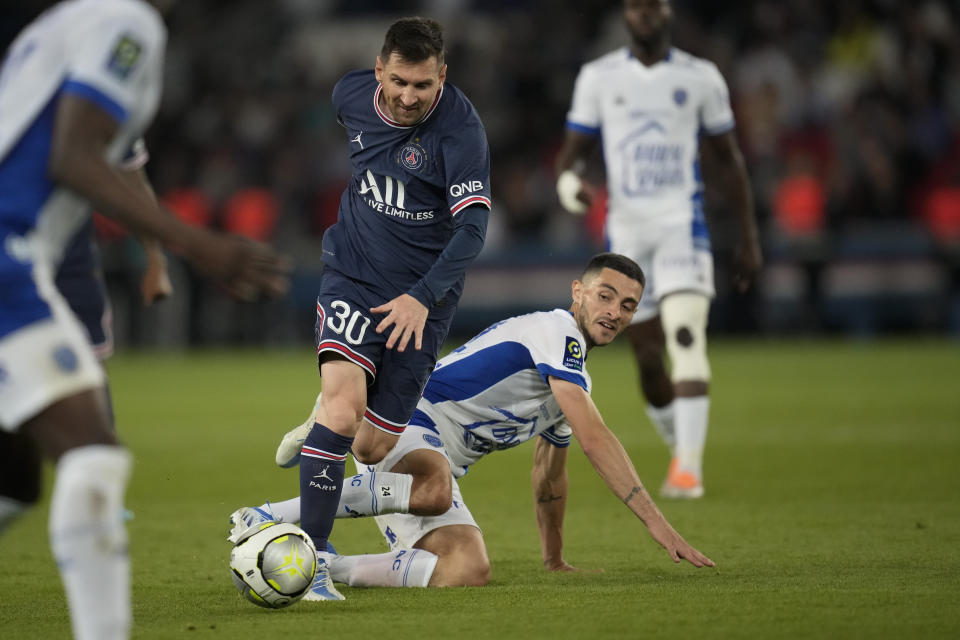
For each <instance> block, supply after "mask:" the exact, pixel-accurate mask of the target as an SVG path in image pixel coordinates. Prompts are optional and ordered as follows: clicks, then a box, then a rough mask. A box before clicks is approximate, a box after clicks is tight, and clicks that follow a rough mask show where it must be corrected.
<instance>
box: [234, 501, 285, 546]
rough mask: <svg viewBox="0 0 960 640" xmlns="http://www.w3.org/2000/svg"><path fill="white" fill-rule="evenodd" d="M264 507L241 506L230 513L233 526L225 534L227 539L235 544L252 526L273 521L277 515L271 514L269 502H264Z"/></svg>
mask: <svg viewBox="0 0 960 640" xmlns="http://www.w3.org/2000/svg"><path fill="white" fill-rule="evenodd" d="M266 507H267V508H266V509H262V508H261V507H241V508H239V509H237V510H236V511H234V512H233V513H231V514H230V524H232V525H233V527H231V528H230V535H229V536H227V540H229V541H230V542H232V543H233V544H237V542H239V541H240V540H242V539H243V538H244V537H245V534H246V533H247V532H248V531H250V529H253V528H254V527H259V526H260V525H261V524H263V523H264V522H274V521H276V519H277V517H276V516H275V515H273V512H272V511H271V510H270V503H269V502H268V503H266Z"/></svg>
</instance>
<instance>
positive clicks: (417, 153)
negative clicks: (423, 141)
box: [397, 142, 427, 171]
mask: <svg viewBox="0 0 960 640" xmlns="http://www.w3.org/2000/svg"><path fill="white" fill-rule="evenodd" d="M426 160H427V152H426V151H424V150H423V147H421V146H420V145H419V144H417V143H416V142H411V143H409V144H405V145H403V148H402V149H400V154H399V155H398V156H397V161H398V162H399V163H400V164H402V165H403V166H404V168H405V169H407V170H409V171H417V170H418V169H420V168H421V167H423V165H424V163H425V162H426Z"/></svg>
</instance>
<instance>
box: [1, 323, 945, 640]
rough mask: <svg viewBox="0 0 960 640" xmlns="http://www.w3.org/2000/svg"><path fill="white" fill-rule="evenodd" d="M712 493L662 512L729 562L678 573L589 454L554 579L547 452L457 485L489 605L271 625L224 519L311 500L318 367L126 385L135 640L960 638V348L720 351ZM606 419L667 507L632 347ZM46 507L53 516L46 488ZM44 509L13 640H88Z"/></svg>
mask: <svg viewBox="0 0 960 640" xmlns="http://www.w3.org/2000/svg"><path fill="white" fill-rule="evenodd" d="M712 355H713V368H714V382H713V393H714V395H713V398H714V399H713V405H712V423H711V427H710V429H711V430H710V437H709V441H708V447H707V454H706V463H705V471H706V485H705V486H706V489H707V495H706V497H705V498H704V499H703V500H700V501H697V502H693V503H683V502H666V501H660V502H659V504H660V507H661V509H662V510H663V512H664V513H665V514H666V516H667V518H668V519H669V520H670V521H671V522H672V523H673V525H674V526H675V527H676V528H677V529H678V531H680V532H681V534H683V535H684V536H685V537H686V538H687V539H688V540H689V541H690V542H691V543H693V544H694V545H695V546H697V547H698V548H700V549H701V550H702V551H704V552H705V553H707V554H708V555H709V556H710V557H712V558H713V559H714V560H715V561H716V562H717V567H716V568H715V569H699V570H697V569H695V568H693V567H691V566H689V565H686V564H682V565H674V564H672V563H671V562H670V560H669V558H668V556H667V555H666V553H665V552H664V551H662V550H661V549H660V548H659V547H658V546H657V545H656V544H655V543H654V542H653V541H652V539H651V538H650V537H649V536H648V535H647V533H646V529H645V528H644V527H643V526H642V524H641V523H640V522H639V521H637V520H636V519H635V518H634V517H633V516H632V514H631V513H630V512H629V511H628V510H627V509H626V508H625V507H624V506H623V505H622V504H620V503H619V502H618V500H617V499H616V498H615V497H614V496H613V495H612V494H610V492H609V491H608V490H607V489H606V487H605V485H604V484H603V483H602V481H601V480H600V479H599V477H598V476H597V475H596V474H595V473H594V472H593V470H592V468H591V467H590V465H589V463H588V462H587V461H586V459H585V458H584V456H583V455H582V453H581V452H580V451H579V449H578V448H577V447H576V445H573V447H572V449H571V455H570V496H569V500H568V505H567V518H566V527H565V556H566V559H567V560H568V561H569V562H570V563H571V564H573V565H575V566H578V567H581V568H583V569H601V568H602V569H603V573H582V574H574V575H568V574H564V575H559V574H549V573H547V572H545V571H544V570H543V569H542V568H541V565H540V551H539V544H538V538H537V531H536V524H535V520H534V515H533V508H532V497H531V489H530V481H529V473H530V465H531V460H532V451H533V447H532V446H531V445H529V444H528V445H525V446H523V447H520V448H518V449H515V450H512V451H509V452H503V453H498V454H495V455H492V456H490V457H488V458H487V459H486V460H484V461H483V462H481V463H479V464H478V465H477V466H476V467H475V468H474V469H473V470H472V471H471V473H470V474H469V475H468V476H466V477H465V478H464V479H463V480H462V483H461V487H462V489H463V492H464V495H465V498H466V500H467V502H468V504H469V505H470V508H471V509H472V510H473V512H474V515H475V516H476V517H477V520H478V521H479V523H480V524H481V526H482V527H483V528H484V533H485V536H486V539H487V545H488V548H489V551H490V558H491V561H492V564H493V579H492V582H491V584H490V585H489V586H488V587H485V588H475V589H443V590H414V589H406V590H387V589H350V588H344V589H343V592H344V594H345V595H346V596H347V600H346V601H345V602H341V603H316V604H315V603H298V604H297V605H295V606H293V607H291V608H290V609H287V610H281V611H267V610H263V609H259V608H257V607H254V606H253V605H252V604H250V603H248V602H246V601H245V600H243V599H242V598H241V597H240V595H239V594H238V593H237V592H236V590H235V589H234V587H233V585H232V583H231V581H230V578H229V575H228V568H227V564H228V556H229V551H230V545H229V544H228V543H227V542H226V541H225V536H226V533H227V526H226V524H227V522H226V520H227V515H228V514H229V513H230V512H231V511H232V510H233V509H235V508H237V507H238V506H242V505H252V504H259V503H261V502H262V501H263V500H264V499H268V498H270V499H282V498H284V497H288V496H291V495H293V494H294V493H295V492H296V491H297V476H296V472H295V471H291V470H283V469H278V468H277V467H275V466H274V464H273V454H274V448H275V445H276V443H277V442H278V439H279V437H280V436H281V435H282V434H283V433H284V432H285V431H286V430H287V429H288V428H290V427H292V426H293V425H295V424H298V423H299V422H301V421H302V420H303V419H304V417H306V414H307V412H308V410H309V409H310V406H311V403H312V401H313V398H314V396H315V393H316V391H317V390H318V385H319V381H318V377H317V375H316V372H315V368H314V364H313V357H312V353H311V349H310V348H309V347H307V348H304V349H303V350H300V351H278V352H270V351H264V352H250V351H246V352H213V353H193V354H186V355H169V354H121V355H119V356H117V357H115V358H114V359H113V360H111V361H110V364H109V369H110V375H111V380H112V388H113V394H114V400H115V405H116V411H117V416H118V423H119V429H120V432H121V434H122V437H123V439H124V441H125V442H126V443H127V444H129V445H130V447H131V448H132V450H133V452H134V453H135V456H136V467H135V472H134V477H133V480H132V482H131V485H130V489H129V492H128V495H127V506H128V507H129V508H130V510H131V511H133V512H134V514H135V517H134V519H133V520H132V521H131V522H130V523H129V530H130V535H131V544H132V557H133V569H134V617H135V626H134V634H133V635H134V637H135V638H143V639H147V638H150V639H153V638H197V639H201V638H288V637H290V638H294V637H316V638H323V637H335V638H337V637H357V636H358V635H360V634H362V635H364V636H369V635H370V634H374V633H377V634H383V637H385V638H390V639H391V640H400V639H403V638H447V637H450V638H551V639H554V640H555V639H558V638H591V639H596V638H672V639H676V638H684V639H688V640H689V639H693V638H703V637H709V638H897V639H902V638H936V637H942V638H948V637H950V638H955V637H960V605H958V600H960V344H958V343H955V342H946V341H936V340H916V341H907V340H901V341H880V342H868V343H847V342H841V341H836V342H819V341H810V342H762V341H757V342H735V341H719V340H718V341H716V342H715V344H714V345H713V347H712ZM588 367H589V369H590V371H591V374H592V376H593V380H594V398H595V399H596V401H597V404H598V405H599V407H600V409H601V411H602V412H603V414H604V416H605V418H606V420H607V423H608V425H609V426H610V427H611V428H612V429H613V430H614V431H615V432H616V433H617V434H618V436H619V437H620V439H621V440H622V441H623V443H624V446H625V447H626V448H627V450H628V452H629V453H630V455H631V457H632V458H633V460H634V463H635V464H636V466H637V468H638V470H639V472H640V477H641V478H642V480H643V481H644V483H645V484H646V485H647V486H648V487H649V488H650V489H651V491H652V492H654V494H655V492H656V489H657V488H658V487H659V484H660V482H661V480H662V477H663V474H664V470H665V468H666V464H667V455H666V452H665V450H664V448H663V446H662V445H661V443H660V442H659V440H658V438H657V436H656V434H655V433H654V431H653V429H652V427H650V426H649V424H648V423H647V421H646V418H645V415H644V413H643V409H642V405H641V402H640V400H639V399H638V397H637V394H636V391H635V373H634V369H633V365H632V363H631V361H630V359H629V354H628V352H627V350H626V349H625V348H624V346H623V345H622V344H618V345H616V346H612V347H608V348H606V349H599V350H596V351H594V352H593V353H591V354H590V358H589V360H588ZM46 489H47V491H46V496H47V499H48V498H49V490H50V476H49V475H48V477H47V487H46ZM47 499H45V500H44V502H43V504H42V505H40V506H39V507H38V508H36V509H34V510H33V511H31V512H30V513H29V514H28V515H27V516H25V517H24V518H21V519H20V520H19V521H18V522H16V523H15V524H14V525H13V526H12V527H11V528H10V530H9V531H7V532H6V534H5V535H4V536H3V537H2V538H0V558H2V564H0V566H2V572H0V638H10V639H17V640H28V639H33V638H37V639H43V640H46V639H50V638H65V637H69V623H68V618H67V611H66V606H65V600H64V596H63V592H62V588H61V584H60V580H59V577H58V575H57V573H56V570H55V568H54V565H53V562H52V559H51V556H50V551H49V547H48V544H47V533H46V519H47V505H48V501H47ZM378 535H379V534H378V533H377V531H376V528H375V526H374V524H373V523H372V522H369V521H363V520H356V521H343V520H341V521H338V523H337V526H336V527H335V529H334V534H333V540H334V542H335V543H336V544H337V546H338V548H339V549H340V550H341V552H347V553H361V552H380V551H383V550H384V547H383V545H382V543H381V541H380V539H379V537H378Z"/></svg>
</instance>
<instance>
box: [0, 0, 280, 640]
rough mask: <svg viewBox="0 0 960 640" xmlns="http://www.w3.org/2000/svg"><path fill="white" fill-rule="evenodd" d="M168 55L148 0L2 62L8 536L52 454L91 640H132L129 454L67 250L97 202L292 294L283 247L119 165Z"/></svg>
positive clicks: (79, 614) (90, 8) (2, 350)
mask: <svg viewBox="0 0 960 640" xmlns="http://www.w3.org/2000/svg"><path fill="white" fill-rule="evenodd" d="M165 45H166V29H165V27H164V25H163V20H162V19H161V17H160V15H159V13H158V12H157V10H156V8H155V7H152V6H151V5H150V4H149V3H147V2H143V1H142V0H67V1H66V2H62V3H59V4H58V5H56V6H54V7H53V8H51V9H49V10H48V11H46V12H44V13H43V14H41V15H40V16H39V17H38V18H37V19H36V20H34V21H33V22H32V23H30V24H29V25H27V27H25V28H24V30H23V31H22V32H21V33H20V34H19V35H18V36H17V38H16V40H15V41H14V42H13V44H12V45H11V46H10V48H9V50H8V53H7V55H6V57H5V59H4V61H3V64H2V67H0V113H2V114H3V118H2V119H0V300H2V301H3V302H2V305H0V529H3V528H5V527H6V525H8V524H9V523H10V522H11V521H12V520H13V519H14V518H15V517H16V516H17V515H18V514H19V513H21V512H22V511H24V510H25V509H26V508H27V507H28V506H29V505H30V504H32V503H34V502H36V501H37V499H38V497H39V494H40V479H41V471H42V468H41V458H47V459H49V460H50V461H52V462H53V463H54V464H55V465H56V480H55V483H54V487H53V495H52V499H51V505H50V519H49V527H50V542H51V546H52V548H53V554H54V558H55V559H56V561H57V566H58V569H59V571H60V574H61V577H62V579H63V583H64V587H65V589H66V595H67V603H68V606H69V610H70V618H71V624H72V628H73V634H74V636H75V637H76V638H80V639H83V640H113V639H118V638H127V637H129V634H130V626H131V603H130V562H129V556H128V551H127V533H126V528H125V525H124V524H123V516H122V514H123V507H122V503H123V495H124V491H125V487H126V483H127V477H128V475H129V473H130V466H131V459H130V454H129V453H128V452H127V451H126V449H124V448H123V447H122V446H120V445H119V444H118V443H117V440H116V437H115V435H114V432H113V429H112V428H111V424H110V418H109V415H108V411H107V408H106V406H105V403H104V397H105V393H104V388H103V386H104V373H103V370H102V367H101V366H100V364H99V363H98V362H97V359H96V356H95V355H94V353H93V350H92V348H91V346H90V341H89V338H88V336H87V335H86V333H85V332H84V329H83V327H82V326H81V325H80V323H79V321H78V320H77V318H76V316H75V315H74V314H73V313H72V312H71V311H70V310H69V308H68V306H67V304H66V302H65V301H64V299H63V297H62V296H61V295H60V293H59V292H58V291H57V289H56V287H55V286H54V274H55V273H56V270H57V267H58V265H59V263H60V261H61V259H62V256H63V250H64V247H65V245H66V243H67V242H68V241H69V240H70V238H71V237H72V236H73V235H74V234H75V233H76V231H77V229H78V228H79V227H80V226H81V225H82V224H83V222H84V221H85V220H86V219H87V218H88V217H89V215H90V213H89V211H90V207H91V206H93V207H95V208H96V210H97V211H99V212H101V213H103V214H105V215H108V216H110V217H112V218H114V219H115V220H117V221H118V222H121V223H122V224H125V225H126V226H127V227H129V228H130V229H131V230H132V231H134V232H137V233H141V234H143V235H145V236H149V237H153V238H156V239H157V240H158V241H160V242H162V243H163V244H164V245H166V246H167V247H170V248H175V249H176V250H177V251H179V252H180V253H182V254H183V255H184V257H185V258H186V259H188V260H189V261H191V262H192V263H193V264H195V265H196V266H197V267H198V268H199V269H200V270H201V271H202V272H203V273H205V274H206V275H207V276H209V277H212V278H214V279H216V280H218V281H220V282H222V283H224V285H225V286H226V287H227V288H228V289H229V290H230V291H231V292H232V293H234V294H235V295H237V296H239V297H242V298H245V299H252V298H255V297H257V296H259V295H260V294H261V293H263V292H266V293H280V292H282V291H283V290H284V289H285V287H286V276H285V275H284V274H283V270H284V269H285V268H286V266H285V264H284V261H283V260H282V259H281V258H280V257H279V256H277V255H276V254H275V253H274V252H273V251H272V250H270V249H269V248H267V247H264V246H262V245H257V244H254V243H251V242H248V241H245V240H243V239H241V238H234V237H228V236H224V235H220V234H214V233H211V232H208V231H205V230H202V229H197V228H191V227H188V226H186V225H184V224H183V223H181V222H179V221H178V220H177V219H176V217H174V216H173V215H172V214H170V213H169V212H167V211H162V210H161V209H160V208H159V207H158V205H157V203H156V201H155V200H154V199H153V198H152V197H151V196H150V195H149V194H148V193H147V191H146V190H144V189H135V188H132V187H131V186H130V185H129V184H128V183H127V182H126V178H125V177H124V175H123V172H122V171H121V170H120V169H119V168H118V167H119V165H120V163H121V161H122V158H123V155H124V153H125V152H126V151H127V150H128V149H130V147H131V145H133V143H134V142H135V141H136V140H137V139H138V138H140V137H141V136H142V134H143V132H144V130H145V129H146V128H147V127H148V125H149V124H150V122H151V120H152V119H153V116H154V114H155V112H156V108H157V104H158V102H159V98H160V93H161V76H162V65H163V56H164V48H165Z"/></svg>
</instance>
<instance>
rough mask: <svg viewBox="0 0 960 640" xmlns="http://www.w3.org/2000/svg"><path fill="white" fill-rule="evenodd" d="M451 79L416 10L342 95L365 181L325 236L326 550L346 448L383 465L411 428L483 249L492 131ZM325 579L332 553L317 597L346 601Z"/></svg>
mask: <svg viewBox="0 0 960 640" xmlns="http://www.w3.org/2000/svg"><path fill="white" fill-rule="evenodd" d="M446 77H447V66H446V64H445V62H444V42H443V32H442V29H441V27H440V25H439V24H438V23H436V22H434V21H433V20H429V19H425V18H404V19H401V20H398V21H397V22H395V23H393V24H392V25H391V26H390V28H389V29H388V31H387V33H386V37H385V39H384V43H383V47H382V48H381V50H380V55H379V56H377V59H376V65H375V67H374V69H369V70H363V71H352V72H350V73H347V74H346V75H345V76H343V77H342V78H341V79H340V80H339V81H338V82H337V84H336V86H335V87H334V89H333V104H334V108H335V110H336V114H337V119H338V121H339V122H340V124H341V125H342V126H343V127H344V129H345V130H346V141H347V144H348V148H349V153H350V161H351V163H352V165H353V175H352V177H351V179H350V183H349V185H348V187H347V189H346V191H345V192H344V194H343V196H342V198H341V201H340V210H339V213H338V219H337V222H336V223H335V224H334V225H333V226H331V227H330V228H329V229H328V230H327V232H326V233H325V234H324V237H323V261H324V269H323V273H322V275H321V281H320V292H319V295H318V297H317V322H316V341H317V360H318V366H319V369H320V376H321V378H322V380H323V394H322V397H321V399H320V401H319V402H318V406H317V409H316V412H315V413H314V415H313V416H311V418H310V420H309V425H308V427H309V434H308V435H307V436H306V438H305V441H304V443H303V456H304V459H303V463H302V464H301V465H300V495H301V496H302V501H303V507H302V514H301V515H302V517H301V526H302V528H303V529H304V531H306V533H307V534H309V535H310V536H311V538H313V540H314V542H315V544H316V547H317V549H326V545H327V538H328V537H329V535H330V531H331V529H332V527H333V521H334V517H335V515H336V510H337V504H338V502H339V499H340V492H341V490H342V487H343V478H344V465H345V460H346V457H347V452H348V451H351V450H352V452H353V454H354V456H355V457H356V458H357V459H359V460H362V461H364V462H367V463H371V464H372V463H375V462H377V461H379V460H380V459H382V458H383V457H384V455H386V453H387V452H388V451H389V450H390V449H391V448H392V447H393V445H394V444H395V443H396V441H397V439H398V438H399V437H400V434H401V433H403V430H404V428H405V427H406V425H407V422H408V421H409V420H410V416H411V415H412V414H413V411H414V409H415V408H416V405H417V400H418V399H419V398H420V394H421V393H422V392H423V386H424V384H426V381H427V377H428V376H429V375H430V371H432V370H433V367H434V364H436V360H437V352H438V350H439V349H440V347H441V345H442V344H443V341H444V339H445V338H446V335H447V331H448V329H449V326H450V322H451V319H452V317H453V314H454V311H455V310H456V307H457V302H458V300H459V298H460V294H461V292H462V290H463V282H464V272H465V270H466V268H467V265H468V264H469V263H470V262H471V261H472V260H473V258H474V257H475V256H476V255H477V254H478V253H479V252H480V249H481V248H482V246H483V240H484V236H485V234H486V227H487V217H488V214H489V209H490V158H489V148H488V145H487V139H486V134H485V132H484V129H483V125H482V124H481V122H480V118H479V117H478V116H477V113H476V111H475V110H474V108H473V106H472V105H471V104H470V102H469V100H467V98H466V97H465V96H464V95H463V93H461V92H460V91H459V90H458V89H457V88H456V87H454V86H452V85H450V84H447V83H446ZM326 585H327V569H326V565H325V564H324V563H323V561H322V558H321V562H320V563H319V566H318V571H317V579H316V582H315V585H314V588H313V589H312V590H311V592H310V593H308V594H307V596H306V598H305V599H306V600H325V599H342V596H340V595H339V594H337V593H336V592H335V591H332V590H328V589H327V586H326ZM330 587H331V589H332V585H330Z"/></svg>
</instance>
